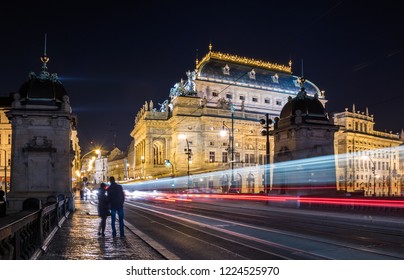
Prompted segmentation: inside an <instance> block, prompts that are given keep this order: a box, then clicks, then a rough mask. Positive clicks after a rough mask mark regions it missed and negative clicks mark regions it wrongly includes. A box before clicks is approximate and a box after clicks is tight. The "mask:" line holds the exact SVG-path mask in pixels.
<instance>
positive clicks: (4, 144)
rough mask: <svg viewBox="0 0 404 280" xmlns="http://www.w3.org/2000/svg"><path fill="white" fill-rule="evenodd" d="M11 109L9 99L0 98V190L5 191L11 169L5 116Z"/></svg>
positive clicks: (9, 135) (9, 124)
mask: <svg viewBox="0 0 404 280" xmlns="http://www.w3.org/2000/svg"><path fill="white" fill-rule="evenodd" d="M10 107H11V98H10V97H0V181H1V187H0V189H1V190H3V191H5V190H6V189H5V182H7V186H8V188H7V191H9V184H10V167H11V135H12V131H11V122H10V120H9V119H8V118H7V116H6V113H5V112H6V111H7V110H9V109H10ZM5 179H6V180H5Z"/></svg>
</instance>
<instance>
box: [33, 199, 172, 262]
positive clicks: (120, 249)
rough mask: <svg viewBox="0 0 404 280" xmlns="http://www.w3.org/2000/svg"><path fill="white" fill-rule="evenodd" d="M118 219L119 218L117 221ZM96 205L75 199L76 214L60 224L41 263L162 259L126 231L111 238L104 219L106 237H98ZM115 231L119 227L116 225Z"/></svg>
mask: <svg viewBox="0 0 404 280" xmlns="http://www.w3.org/2000/svg"><path fill="white" fill-rule="evenodd" d="M117 220H118V219H117ZM99 223H100V218H99V217H98V215H97V205H94V204H92V203H90V201H85V200H76V211H75V212H74V213H71V214H70V216H69V218H68V219H67V220H66V221H65V222H64V223H63V225H62V228H60V229H59V230H58V231H57V232H56V234H55V236H54V238H53V239H52V241H51V243H50V245H49V247H48V250H47V251H46V252H45V253H44V254H43V255H42V256H41V257H40V258H39V259H40V260H162V259H164V258H163V257H162V256H161V255H160V254H159V253H158V252H156V251H155V250H154V249H153V248H152V247H150V246H149V245H148V244H147V243H145V242H144V241H143V240H142V239H140V238H139V237H138V236H137V235H135V234H134V233H132V232H130V231H129V230H128V229H127V228H126V229H125V237H123V238H120V237H112V232H111V220H110V217H108V219H107V226H106V231H105V236H99V235H98V226H99ZM117 228H119V227H118V225H117Z"/></svg>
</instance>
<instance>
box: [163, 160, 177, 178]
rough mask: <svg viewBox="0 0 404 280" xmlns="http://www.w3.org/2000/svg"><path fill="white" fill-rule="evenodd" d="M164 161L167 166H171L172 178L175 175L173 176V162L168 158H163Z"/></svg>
mask: <svg viewBox="0 0 404 280" xmlns="http://www.w3.org/2000/svg"><path fill="white" fill-rule="evenodd" d="M164 163H165V164H166V165H167V166H171V177H172V178H174V177H175V176H174V164H173V163H172V162H171V161H170V160H169V159H165V160H164Z"/></svg>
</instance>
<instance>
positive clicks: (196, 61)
mask: <svg viewBox="0 0 404 280" xmlns="http://www.w3.org/2000/svg"><path fill="white" fill-rule="evenodd" d="M198 63H199V59H198V49H196V60H195V64H196V65H198Z"/></svg>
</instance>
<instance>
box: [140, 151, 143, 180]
mask: <svg viewBox="0 0 404 280" xmlns="http://www.w3.org/2000/svg"><path fill="white" fill-rule="evenodd" d="M140 159H141V161H142V179H143V178H144V156H141V158H140Z"/></svg>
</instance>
